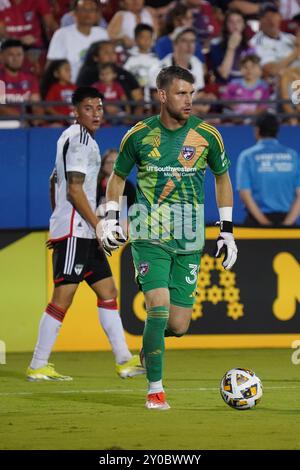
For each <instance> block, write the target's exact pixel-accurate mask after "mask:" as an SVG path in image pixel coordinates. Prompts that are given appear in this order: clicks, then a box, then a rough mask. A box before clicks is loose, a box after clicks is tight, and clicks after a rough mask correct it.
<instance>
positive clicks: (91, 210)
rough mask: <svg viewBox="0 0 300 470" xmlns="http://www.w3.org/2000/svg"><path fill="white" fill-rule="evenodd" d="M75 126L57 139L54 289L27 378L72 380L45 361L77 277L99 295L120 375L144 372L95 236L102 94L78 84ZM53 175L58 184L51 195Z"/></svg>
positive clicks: (52, 240) (52, 224)
mask: <svg viewBox="0 0 300 470" xmlns="http://www.w3.org/2000/svg"><path fill="white" fill-rule="evenodd" d="M73 105H74V107H75V117H76V120H77V124H74V125H71V126H70V127H69V128H68V129H67V130H65V131H64V132H63V133H62V135H61V137H60V138H59V140H58V143H57V154H56V162H55V171H54V172H53V174H52V176H51V183H52V184H51V202H52V206H53V207H52V208H53V209H54V210H53V214H52V216H51V218H50V243H49V245H50V246H51V248H53V280H54V291H53V295H52V299H51V302H50V303H49V304H48V305H47V308H46V310H45V312H44V313H43V316H42V319H41V322H40V327H39V337H38V341H37V344H36V347H35V350H34V354H33V358H32V361H31V364H30V366H29V367H28V369H27V373H26V375H27V378H28V380H31V381H41V380H54V381H62V380H72V378H71V377H68V376H64V375H61V374H59V373H58V372H56V371H55V369H54V366H53V364H50V363H48V359H49V356H50V354H51V350H52V347H53V345H54V343H55V340H56V338H57V335H58V333H59V330H60V327H61V324H62V321H63V319H64V317H65V314H66V312H67V310H68V308H69V307H70V305H71V303H72V300H73V297H74V294H75V292H76V290H77V288H78V285H79V283H80V282H81V281H83V280H84V281H86V282H87V283H88V285H89V286H90V287H91V289H92V290H93V291H94V292H95V294H96V296H97V305H98V313H99V320H100V323H101V325H102V327H103V329H104V331H105V333H106V335H107V337H108V339H109V341H110V344H111V346H112V350H113V353H114V355H115V359H116V372H117V373H118V375H119V376H120V377H122V378H125V377H133V376H135V375H138V374H142V373H144V372H145V370H144V369H143V368H142V367H141V364H140V359H139V357H138V356H132V354H131V353H130V351H129V350H128V347H127V344H126V341H125V336H124V330H123V326H122V321H121V317H120V315H119V311H118V307H117V300H116V298H117V289H116V286H115V283H114V281H113V278H112V273H111V270H110V267H109V264H108V262H107V259H106V256H105V254H104V252H103V249H102V247H101V245H100V243H99V241H98V239H97V237H96V232H95V230H96V226H97V224H98V218H97V216H96V193H97V178H98V173H99V170H100V164H101V157H100V152H99V147H98V144H97V142H96V141H95V139H94V134H95V132H96V131H97V130H98V129H99V127H100V124H101V120H102V117H103V106H102V100H101V95H100V93H99V92H98V91H97V90H96V89H95V88H90V87H81V88H78V89H77V90H76V91H75V92H74V94H73ZM54 177H55V178H56V184H55V186H56V188H55V192H56V194H55V195H54V184H53V182H54Z"/></svg>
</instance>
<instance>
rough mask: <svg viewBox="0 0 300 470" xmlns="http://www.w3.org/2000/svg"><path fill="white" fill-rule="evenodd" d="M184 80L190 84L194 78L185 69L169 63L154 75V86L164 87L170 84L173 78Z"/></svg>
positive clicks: (193, 81)
mask: <svg viewBox="0 0 300 470" xmlns="http://www.w3.org/2000/svg"><path fill="white" fill-rule="evenodd" d="M176 78H177V79H178V80H184V81H185V82H189V83H191V84H192V85H193V84H194V83H195V78H194V76H193V75H192V74H191V72H189V71H188V70H187V69H184V68H182V67H179V66H178V65H170V66H169V67H164V68H163V69H162V70H161V71H160V72H159V74H158V75H157V77H156V86H157V88H158V89H165V88H167V87H168V86H169V85H171V83H172V81H173V80H174V79H176Z"/></svg>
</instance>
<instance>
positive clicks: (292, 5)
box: [279, 0, 300, 21]
mask: <svg viewBox="0 0 300 470" xmlns="http://www.w3.org/2000/svg"><path fill="white" fill-rule="evenodd" d="M279 12H280V14H281V18H282V19H283V20H284V21H288V20H292V19H293V18H294V17H295V16H297V15H299V14H300V2H299V0H279Z"/></svg>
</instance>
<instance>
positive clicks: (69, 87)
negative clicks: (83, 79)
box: [41, 59, 76, 126]
mask: <svg viewBox="0 0 300 470" xmlns="http://www.w3.org/2000/svg"><path fill="white" fill-rule="evenodd" d="M75 90H76V85H73V84H72V83H71V67H70V64H69V62H68V61H67V60H66V59H61V60H54V61H53V62H51V64H50V65H49V66H48V68H47V69H46V71H45V74H44V76H43V78H42V82H41V97H42V99H43V100H45V101H61V102H62V103H69V105H68V104H64V105H63V106H59V105H58V106H53V107H52V106H51V107H50V106H49V107H47V108H46V112H47V114H50V115H58V114H63V115H65V116H70V115H71V114H72V110H73V108H72V106H71V102H72V94H73V92H74V91H75ZM67 123H68V121H60V122H55V123H53V124H55V125H56V126H57V125H60V126H61V125H66V124H67Z"/></svg>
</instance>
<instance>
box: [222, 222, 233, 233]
mask: <svg viewBox="0 0 300 470" xmlns="http://www.w3.org/2000/svg"><path fill="white" fill-rule="evenodd" d="M220 232H229V233H232V232H233V223H232V222H230V221H229V220H221V222H220Z"/></svg>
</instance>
